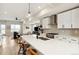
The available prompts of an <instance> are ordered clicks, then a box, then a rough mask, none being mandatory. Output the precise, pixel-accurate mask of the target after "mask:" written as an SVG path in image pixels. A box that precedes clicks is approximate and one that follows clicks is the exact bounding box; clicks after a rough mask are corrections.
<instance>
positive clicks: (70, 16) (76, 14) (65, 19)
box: [57, 8, 79, 28]
mask: <svg viewBox="0 0 79 59" xmlns="http://www.w3.org/2000/svg"><path fill="white" fill-rule="evenodd" d="M78 19H79V8H77V9H73V10H70V11H67V12H63V13H61V14H58V16H57V23H58V28H79V23H78V22H79V20H78Z"/></svg>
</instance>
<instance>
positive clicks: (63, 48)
mask: <svg viewBox="0 0 79 59" xmlns="http://www.w3.org/2000/svg"><path fill="white" fill-rule="evenodd" d="M23 39H24V40H25V41H26V42H28V43H29V44H31V45H32V46H33V47H34V48H35V49H37V50H38V51H39V52H41V53H42V54H44V55H56V54H57V55H63V54H64V55H65V54H66V55H78V54H79V45H78V44H71V43H67V42H65V41H61V40H58V39H50V40H46V41H44V40H41V39H36V36H35V35H23Z"/></svg>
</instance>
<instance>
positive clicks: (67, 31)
mask: <svg viewBox="0 0 79 59" xmlns="http://www.w3.org/2000/svg"><path fill="white" fill-rule="evenodd" d="M58 33H59V34H60V35H69V36H74V37H79V29H60V30H58Z"/></svg>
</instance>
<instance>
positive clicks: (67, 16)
mask: <svg viewBox="0 0 79 59" xmlns="http://www.w3.org/2000/svg"><path fill="white" fill-rule="evenodd" d="M71 27H72V11H67V12H65V13H64V28H71Z"/></svg>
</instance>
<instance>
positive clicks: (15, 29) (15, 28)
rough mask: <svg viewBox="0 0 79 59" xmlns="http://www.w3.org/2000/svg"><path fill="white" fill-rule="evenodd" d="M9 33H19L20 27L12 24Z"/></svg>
mask: <svg viewBox="0 0 79 59" xmlns="http://www.w3.org/2000/svg"><path fill="white" fill-rule="evenodd" d="M11 32H20V25H17V24H12V25H11Z"/></svg>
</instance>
